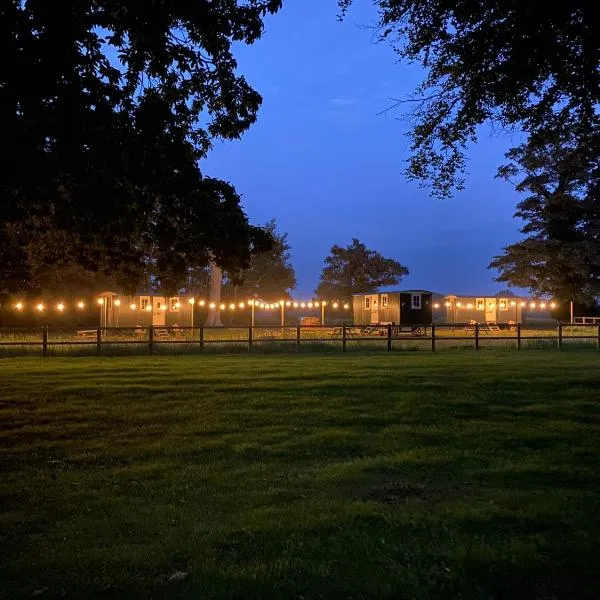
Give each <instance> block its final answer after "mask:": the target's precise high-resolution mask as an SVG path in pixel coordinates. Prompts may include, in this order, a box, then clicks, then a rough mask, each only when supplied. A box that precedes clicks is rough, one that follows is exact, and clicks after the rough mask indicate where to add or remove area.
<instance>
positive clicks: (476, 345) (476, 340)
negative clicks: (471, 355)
mask: <svg viewBox="0 0 600 600" xmlns="http://www.w3.org/2000/svg"><path fill="white" fill-rule="evenodd" d="M475 350H479V323H475Z"/></svg>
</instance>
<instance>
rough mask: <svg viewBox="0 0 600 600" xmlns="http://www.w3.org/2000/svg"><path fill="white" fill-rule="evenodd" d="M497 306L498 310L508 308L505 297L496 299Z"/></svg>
mask: <svg viewBox="0 0 600 600" xmlns="http://www.w3.org/2000/svg"><path fill="white" fill-rule="evenodd" d="M498 308H499V309H500V310H508V300H506V298H501V299H500V300H498Z"/></svg>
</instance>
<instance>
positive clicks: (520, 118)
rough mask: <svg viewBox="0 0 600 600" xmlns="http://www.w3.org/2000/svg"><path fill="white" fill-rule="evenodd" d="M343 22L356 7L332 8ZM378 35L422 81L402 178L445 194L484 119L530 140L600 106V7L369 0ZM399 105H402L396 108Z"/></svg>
mask: <svg viewBox="0 0 600 600" xmlns="http://www.w3.org/2000/svg"><path fill="white" fill-rule="evenodd" d="M338 3H339V5H340V7H341V10H342V16H343V15H345V13H346V11H347V10H348V8H349V7H350V5H351V4H352V3H353V0H338ZM374 4H375V5H376V6H377V7H378V10H379V22H378V29H377V35H378V37H379V39H380V40H390V41H391V43H392V44H393V45H394V47H395V49H396V51H397V53H398V54H399V56H400V57H401V58H402V59H405V60H407V61H409V62H418V63H420V64H421V65H422V66H423V67H424V68H425V69H426V76H425V78H424V80H423V81H422V83H421V84H420V86H419V87H418V88H417V89H416V91H415V95H414V97H413V98H411V99H410V100H409V102H410V104H411V105H412V106H413V108H414V111H413V112H412V113H411V115H412V119H413V127H412V132H411V139H412V147H411V152H412V154H411V157H410V159H409V163H408V169H407V173H408V176H409V177H410V178H413V179H416V180H419V181H430V182H432V184H433V193H434V194H437V195H440V196H448V195H450V194H451V192H452V190H453V189H454V187H458V188H461V187H462V186H463V176H462V174H463V173H464V170H465V158H464V151H465V148H466V146H467V144H468V143H469V142H472V141H475V140H476V138H477V128H478V126H479V125H480V124H482V123H484V122H486V121H488V122H493V123H495V124H498V125H500V126H502V127H509V128H514V127H518V128H521V129H522V130H523V131H525V132H526V133H527V134H536V133H539V132H542V131H544V130H548V129H549V128H550V126H551V125H552V126H554V125H555V124H556V122H561V123H565V122H566V121H568V120H571V119H573V118H575V119H576V120H577V121H579V122H580V123H581V124H584V123H588V124H590V123H591V121H592V120H593V119H594V115H595V114H597V111H598V106H599V103H600V3H598V2H595V1H591V0H571V1H569V2H542V1H541V0H537V1H528V2H519V1H515V0H486V1H485V2H482V1H481V0H454V1H452V2H449V1H448V0H374ZM399 103H401V102H399Z"/></svg>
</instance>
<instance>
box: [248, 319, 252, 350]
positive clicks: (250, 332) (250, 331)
mask: <svg viewBox="0 0 600 600" xmlns="http://www.w3.org/2000/svg"><path fill="white" fill-rule="evenodd" d="M248 352H252V325H250V326H249V327H248Z"/></svg>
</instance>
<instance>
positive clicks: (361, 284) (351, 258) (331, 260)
mask: <svg viewBox="0 0 600 600" xmlns="http://www.w3.org/2000/svg"><path fill="white" fill-rule="evenodd" d="M405 275H408V269H407V268H406V267H405V266H403V265H401V264H400V263H399V262H398V261H395V260H393V259H391V258H385V257H384V256H382V255H381V254H380V253H379V252H377V251H375V250H369V249H368V248H367V247H366V246H365V245H364V244H363V243H362V242H360V241H359V240H357V239H356V238H353V239H352V243H351V244H350V245H348V246H346V247H345V248H344V247H341V246H337V245H336V246H332V248H331V254H330V255H329V256H328V257H327V258H326V259H325V266H324V267H323V271H322V272H321V280H320V282H319V285H318V287H317V290H316V294H317V296H319V297H322V298H331V299H347V298H350V297H351V296H352V294H360V293H364V292H375V291H377V290H378V289H379V288H380V287H383V286H388V285H395V284H397V283H399V282H400V281H401V279H402V277H404V276H405Z"/></svg>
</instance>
